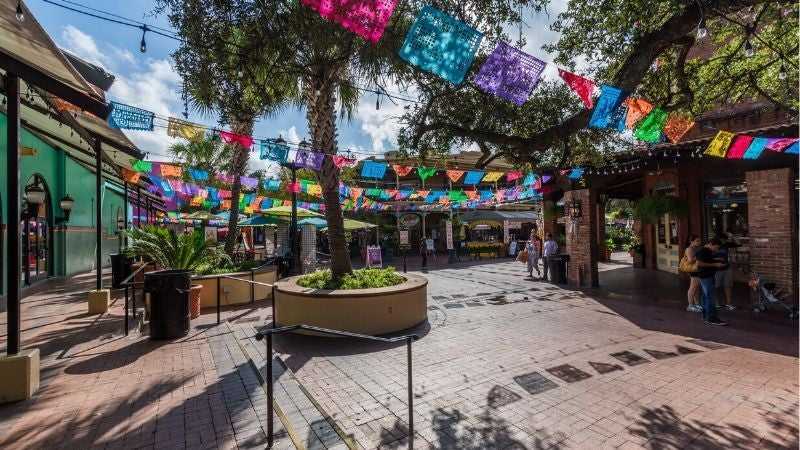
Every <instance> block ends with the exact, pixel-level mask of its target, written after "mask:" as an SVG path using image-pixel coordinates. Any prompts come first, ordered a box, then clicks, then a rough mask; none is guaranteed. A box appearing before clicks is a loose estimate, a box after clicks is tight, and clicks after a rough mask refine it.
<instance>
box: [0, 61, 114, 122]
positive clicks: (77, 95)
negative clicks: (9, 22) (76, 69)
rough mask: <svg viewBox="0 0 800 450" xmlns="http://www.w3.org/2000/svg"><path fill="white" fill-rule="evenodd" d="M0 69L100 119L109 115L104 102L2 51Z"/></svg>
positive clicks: (109, 111) (107, 107)
mask: <svg viewBox="0 0 800 450" xmlns="http://www.w3.org/2000/svg"><path fill="white" fill-rule="evenodd" d="M0 68H3V69H4V70H5V71H6V73H14V74H17V76H19V77H20V78H22V79H23V80H25V82H26V83H28V84H31V85H34V86H38V87H40V88H42V89H44V90H46V91H47V92H49V93H51V94H54V95H56V96H58V97H60V98H62V99H64V100H66V101H68V102H70V103H72V104H73V105H75V106H77V107H79V108H81V109H83V110H85V111H89V112H90V113H92V114H94V115H95V116H98V117H100V118H102V119H107V118H108V115H109V114H110V113H111V109H110V108H109V106H108V105H106V103H105V102H104V101H102V100H100V99H97V98H94V97H92V96H90V95H88V94H86V93H85V92H81V91H79V90H77V89H75V88H73V87H72V86H70V85H68V84H66V83H64V82H63V81H60V80H57V79H55V78H53V77H51V76H50V75H47V74H46V73H44V72H42V71H41V70H39V69H37V68H35V67H32V66H30V65H28V64H25V63H24V62H22V61H20V60H18V59H16V58H14V57H13V56H11V55H8V54H6V53H3V52H2V51H0Z"/></svg>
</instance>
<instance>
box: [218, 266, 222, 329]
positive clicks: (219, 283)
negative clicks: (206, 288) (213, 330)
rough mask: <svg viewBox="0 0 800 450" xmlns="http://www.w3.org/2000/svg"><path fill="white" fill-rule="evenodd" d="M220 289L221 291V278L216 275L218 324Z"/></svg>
mask: <svg viewBox="0 0 800 450" xmlns="http://www.w3.org/2000/svg"><path fill="white" fill-rule="evenodd" d="M221 291H222V279H221V278H220V277H217V325H219V322H220V318H219V316H220V312H219V309H220V297H221V296H220V292H221Z"/></svg>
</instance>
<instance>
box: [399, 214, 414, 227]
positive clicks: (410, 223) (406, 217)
mask: <svg viewBox="0 0 800 450" xmlns="http://www.w3.org/2000/svg"><path fill="white" fill-rule="evenodd" d="M397 223H398V224H399V225H400V228H413V227H415V226H417V224H418V223H419V216H418V215H416V214H403V215H402V216H400V219H399V220H398V221H397Z"/></svg>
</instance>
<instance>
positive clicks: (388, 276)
mask: <svg viewBox="0 0 800 450" xmlns="http://www.w3.org/2000/svg"><path fill="white" fill-rule="evenodd" d="M405 280H406V279H405V278H404V277H403V276H402V275H400V274H399V273H397V271H395V269H394V267H386V268H384V269H358V270H354V271H353V273H350V274H347V275H345V276H344V277H342V278H341V280H339V282H336V281H335V280H334V279H333V277H332V275H331V271H330V270H329V269H325V270H317V271H316V272H312V273H309V274H307V275H303V276H302V277H300V278H299V279H298V280H297V284H298V285H300V286H302V287H307V288H312V289H370V288H380V287H388V286H396V285H398V284H400V283H403V282H404V281H405Z"/></svg>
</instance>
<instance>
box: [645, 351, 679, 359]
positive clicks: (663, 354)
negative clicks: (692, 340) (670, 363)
mask: <svg viewBox="0 0 800 450" xmlns="http://www.w3.org/2000/svg"><path fill="white" fill-rule="evenodd" d="M644 351H646V352H647V353H648V354H650V356H652V357H653V358H655V359H668V358H674V357H676V356H678V354H677V353H675V352H662V351H659V350H648V349H644Z"/></svg>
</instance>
